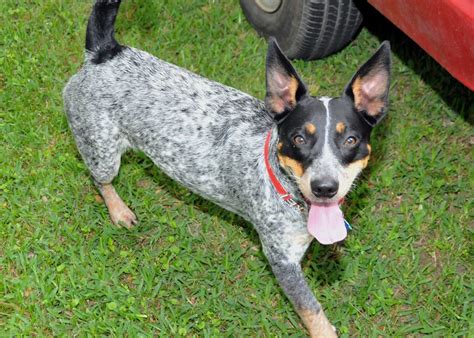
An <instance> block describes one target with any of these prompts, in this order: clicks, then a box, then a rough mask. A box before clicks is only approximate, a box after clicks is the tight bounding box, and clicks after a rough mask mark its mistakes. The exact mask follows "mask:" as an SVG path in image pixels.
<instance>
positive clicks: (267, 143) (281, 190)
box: [263, 129, 305, 211]
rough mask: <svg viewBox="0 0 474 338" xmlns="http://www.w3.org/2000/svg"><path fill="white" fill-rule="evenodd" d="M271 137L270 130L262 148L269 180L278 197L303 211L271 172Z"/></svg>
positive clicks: (301, 206)
mask: <svg viewBox="0 0 474 338" xmlns="http://www.w3.org/2000/svg"><path fill="white" fill-rule="evenodd" d="M271 138H272V130H271V129H270V131H269V132H268V134H267V138H266V140H265V147H264V148H263V157H264V159H265V168H266V169H267V173H268V177H269V178H270V182H272V185H273V187H274V188H275V190H276V191H277V192H278V194H279V195H280V197H281V198H282V199H283V200H284V201H285V202H287V203H288V204H289V205H291V206H293V207H295V208H297V209H298V210H300V211H303V210H304V209H305V208H304V207H303V205H301V204H300V203H298V202H296V201H295V200H294V198H293V196H292V195H291V194H290V193H289V192H288V191H287V190H286V189H285V188H284V187H283V185H282V184H281V183H280V181H279V180H278V178H277V177H276V175H275V173H274V172H273V169H272V166H271V165H270V160H269V154H270V139H271Z"/></svg>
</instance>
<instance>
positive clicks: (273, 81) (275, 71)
mask: <svg viewBox="0 0 474 338" xmlns="http://www.w3.org/2000/svg"><path fill="white" fill-rule="evenodd" d="M266 78H267V94H266V96H265V105H266V108H267V110H268V112H270V113H271V114H272V116H273V117H274V118H275V119H276V120H277V121H278V120H281V119H282V118H283V117H284V116H286V115H287V113H288V112H290V111H291V110H292V109H293V108H294V107H295V106H296V103H297V102H298V100H300V99H301V98H302V97H303V96H304V95H305V94H306V86H305V85H304V83H303V82H302V81H301V79H300V77H299V76H298V74H297V73H296V71H295V69H294V68H293V66H292V65H291V63H290V61H289V60H288V59H287V58H286V56H285V55H284V54H283V52H282V51H281V50H280V47H279V46H278V43H277V41H276V40H275V38H273V37H270V39H269V40H268V52H267V65H266Z"/></svg>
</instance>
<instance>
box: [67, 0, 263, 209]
mask: <svg viewBox="0 0 474 338" xmlns="http://www.w3.org/2000/svg"><path fill="white" fill-rule="evenodd" d="M107 6H109V10H108V11H107V10H106V8H105V7H107ZM117 9H118V4H117V3H112V4H108V5H107V4H106V3H101V2H99V3H97V4H96V5H95V7H94V10H93V13H92V15H91V17H90V19H89V24H88V29H87V38H86V57H85V63H84V66H83V67H82V69H81V70H80V71H79V72H78V73H77V74H76V75H75V76H73V77H72V78H71V80H70V81H69V83H68V84H67V86H66V88H65V89H64V101H65V107H66V113H67V116H68V120H69V124H70V127H71V129H72V130H73V133H74V135H75V138H76V142H77V145H78V148H79V151H80V152H81V154H82V156H83V158H84V160H85V162H86V164H87V165H88V167H89V169H90V170H91V172H92V174H93V176H94V179H95V180H96V181H98V182H110V181H111V180H112V178H113V177H114V176H115V175H116V174H117V171H118V166H119V164H120V156H121V154H122V153H123V152H124V151H125V150H126V149H127V148H129V147H131V148H135V149H139V150H141V151H143V152H144V153H145V154H146V155H148V156H149V157H150V158H151V159H152V160H153V161H154V162H155V164H157V165H158V166H159V167H160V168H161V169H162V170H163V171H164V172H165V173H166V174H168V175H169V176H171V177H172V178H173V179H175V180H177V181H179V182H180V183H182V184H184V185H185V186H187V187H188V188H190V189H192V190H193V191H195V192H198V193H199V194H201V195H203V196H205V197H207V198H209V199H211V200H213V201H215V202H216V203H218V204H220V205H222V206H224V207H226V208H227V209H230V210H233V211H236V212H238V213H240V214H242V212H241V210H239V209H240V208H239V209H237V208H236V206H238V203H237V202H238V201H236V200H235V198H234V197H238V196H237V195H239V194H242V193H243V191H242V189H244V191H245V190H246V188H245V183H246V182H242V180H241V179H237V177H240V178H242V177H246V176H249V173H248V171H249V170H252V169H254V168H255V166H256V163H255V159H257V158H259V157H261V156H262V154H261V151H262V146H261V145H263V137H264V135H265V132H266V131H268V130H269V129H270V127H271V125H272V121H271V118H270V117H269V116H268V115H267V114H266V113H265V111H264V105H263V103H262V102H261V101H260V100H257V99H255V98H253V97H251V96H249V95H247V94H245V93H242V92H240V91H238V90H236V89H233V88H230V87H227V86H224V85H222V84H219V83H216V82H213V81H211V80H208V79H205V78H203V77H201V76H199V75H197V74H194V73H192V72H190V71H187V70H185V69H182V68H179V67H177V66H175V65H172V64H169V63H167V62H165V61H162V60H159V59H156V58H155V57H153V56H152V55H150V54H148V53H146V52H143V51H139V50H137V49H134V48H131V47H125V46H121V45H119V44H118V42H117V41H116V40H115V38H114V31H113V23H114V21H115V15H116V14H117ZM242 149H246V150H247V152H242ZM252 152H254V153H252ZM250 175H252V174H250ZM253 176H255V174H253ZM257 181H258V180H257ZM254 182H255V180H252V181H251V183H252V184H253V183H254ZM257 184H258V183H257ZM232 185H235V187H233V186H232ZM248 190H249V191H252V190H255V187H253V186H252V187H248ZM232 194H235V195H236V196H230V195H232Z"/></svg>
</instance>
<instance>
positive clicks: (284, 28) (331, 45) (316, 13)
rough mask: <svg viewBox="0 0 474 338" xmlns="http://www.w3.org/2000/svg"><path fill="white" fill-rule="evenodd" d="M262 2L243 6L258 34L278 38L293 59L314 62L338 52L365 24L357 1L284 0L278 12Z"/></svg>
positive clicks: (244, 1)
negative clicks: (356, 3)
mask: <svg viewBox="0 0 474 338" xmlns="http://www.w3.org/2000/svg"><path fill="white" fill-rule="evenodd" d="M262 2H263V3H265V1H261V0H260V1H259V0H240V6H241V7H242V10H243V12H244V14H245V17H246V18H247V20H248V21H249V22H250V24H251V25H252V26H253V27H254V28H255V29H256V30H257V32H258V33H259V34H261V35H263V36H265V37H266V38H267V37H269V36H274V37H275V38H276V39H277V41H278V44H279V45H280V47H281V48H282V50H283V52H284V53H285V54H286V56H288V57H289V58H291V59H304V60H314V59H320V58H323V57H325V56H327V55H329V54H332V53H334V52H337V51H338V50H340V49H342V48H343V47H344V46H346V45H347V44H348V43H349V42H350V41H351V40H352V38H353V37H354V35H355V34H356V33H357V32H358V29H359V27H360V25H361V23H362V14H361V13H360V12H359V10H358V9H357V7H356V6H355V5H354V2H353V0H281V4H280V5H279V7H278V8H277V9H275V8H268V7H267V8H266V10H264V9H263V8H262V7H261V5H259V4H258V3H260V4H261V3H262ZM270 2H271V1H270ZM276 3H278V2H276Z"/></svg>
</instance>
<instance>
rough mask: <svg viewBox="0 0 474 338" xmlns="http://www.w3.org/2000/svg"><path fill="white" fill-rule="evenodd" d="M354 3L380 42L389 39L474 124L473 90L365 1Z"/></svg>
mask: <svg viewBox="0 0 474 338" xmlns="http://www.w3.org/2000/svg"><path fill="white" fill-rule="evenodd" d="M357 6H358V7H359V9H360V10H361V12H362V14H363V15H364V25H365V27H366V28H367V29H368V30H369V31H370V32H371V33H372V34H374V35H375V36H377V37H378V38H379V39H380V40H381V41H382V40H389V41H390V43H391V46H392V51H393V53H394V54H396V55H397V56H398V57H399V58H400V60H402V62H403V63H404V64H405V65H406V66H408V67H409V68H410V69H412V70H413V71H414V72H415V73H417V74H418V75H419V76H420V77H421V78H422V79H423V81H424V82H425V83H427V84H428V85H429V86H430V87H431V88H433V90H434V91H436V93H437V94H438V95H439V96H440V97H441V98H442V99H443V101H444V102H446V104H447V105H448V106H449V107H450V108H451V109H452V110H454V111H455V112H456V113H457V114H459V115H460V116H461V117H462V118H463V119H464V120H465V121H467V122H468V123H469V124H471V125H472V124H474V93H473V92H472V91H471V90H469V89H468V88H467V87H465V86H464V85H463V84H461V83H460V82H459V81H457V80H456V79H455V78H453V77H452V76H451V75H450V74H449V73H448V72H447V71H446V70H445V69H444V68H443V67H442V66H441V65H439V64H438V63H437V62H436V61H435V60H434V59H433V58H432V57H431V56H429V55H428V54H427V53H426V52H425V51H424V50H423V49H422V48H421V47H419V46H418V45H417V44H416V43H415V42H414V41H413V40H411V39H410V38H409V37H408V36H407V35H406V34H405V33H403V32H402V31H401V30H400V29H398V28H397V27H396V26H395V25H394V24H393V23H391V22H390V21H389V20H388V19H387V18H385V17H384V16H383V15H381V14H380V13H379V12H378V11H377V10H376V9H375V8H373V7H372V6H370V5H369V4H368V3H367V2H365V1H358V2H357ZM446 48H449V46H446Z"/></svg>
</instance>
